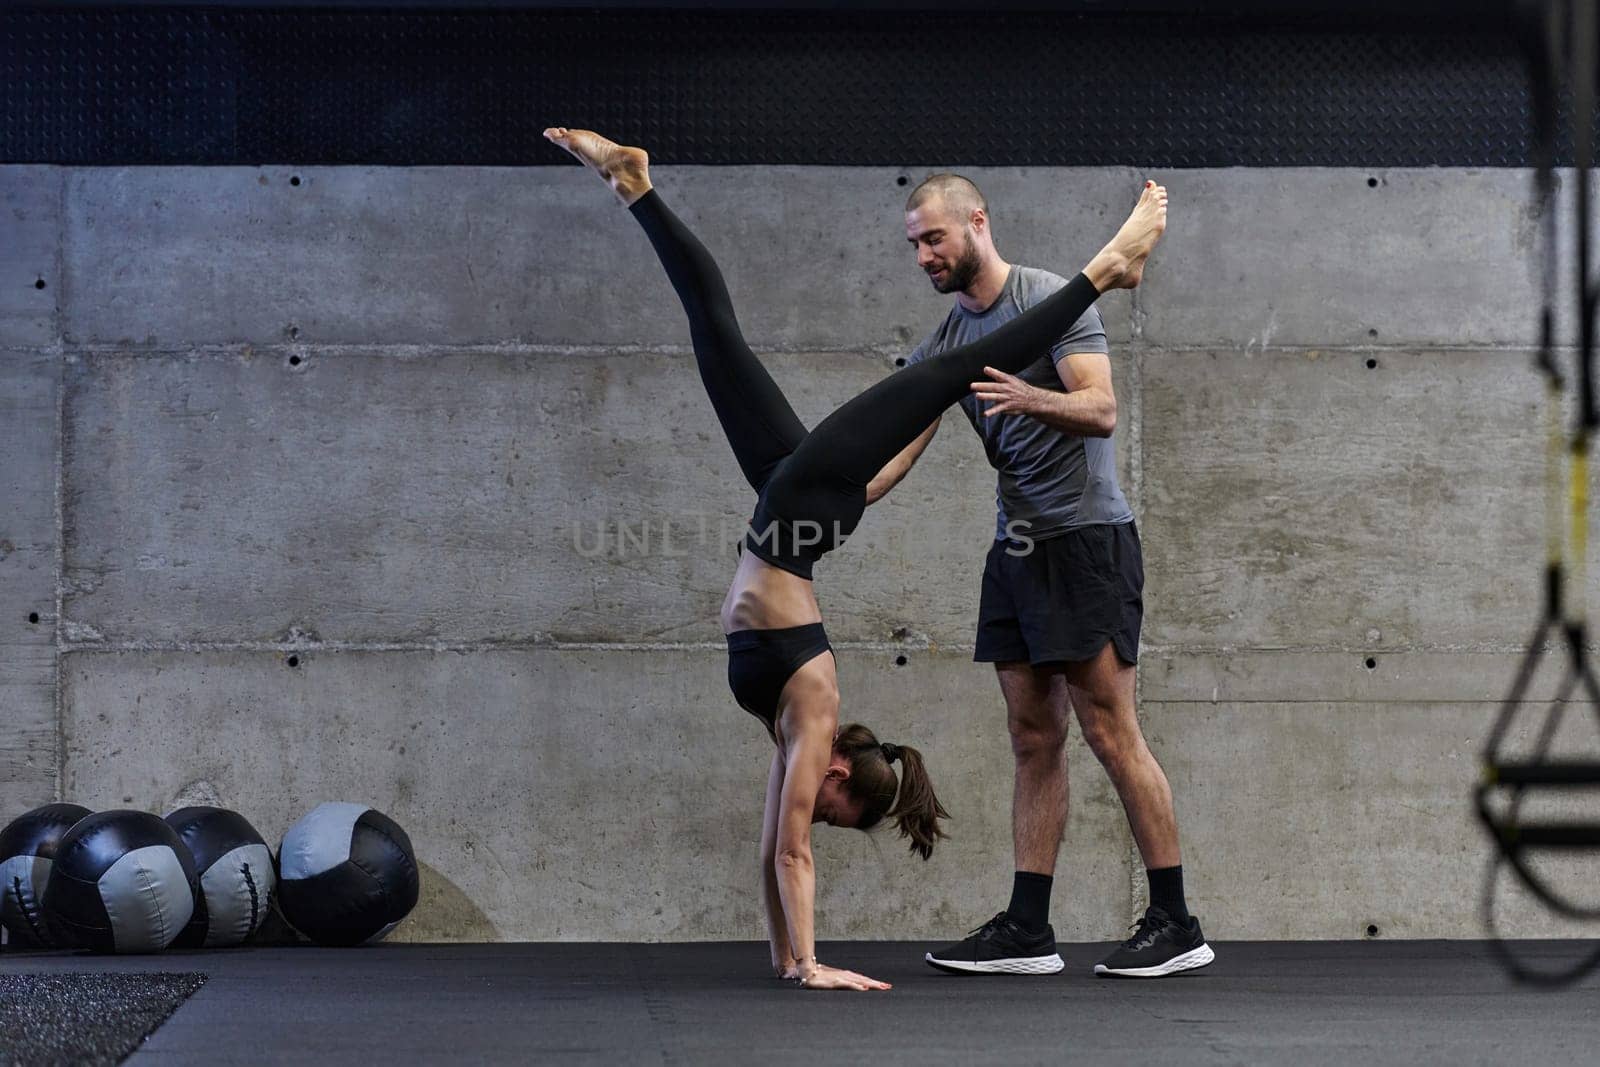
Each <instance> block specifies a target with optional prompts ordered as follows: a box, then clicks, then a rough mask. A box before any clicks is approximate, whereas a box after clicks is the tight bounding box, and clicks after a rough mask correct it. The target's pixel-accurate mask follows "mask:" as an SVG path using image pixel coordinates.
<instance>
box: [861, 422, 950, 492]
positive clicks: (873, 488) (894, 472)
mask: <svg viewBox="0 0 1600 1067" xmlns="http://www.w3.org/2000/svg"><path fill="white" fill-rule="evenodd" d="M943 418H944V416H943V415H941V416H939V418H937V419H934V420H933V425H932V426H929V427H928V428H927V429H926V430H923V431H922V433H920V434H918V435H917V439H916V440H915V441H912V442H911V443H910V444H909V445H906V447H905V448H903V449H901V450H900V454H899V455H898V456H896V457H894V458H893V459H891V460H890V461H889V462H888V463H887V464H885V465H884V468H883V470H881V471H879V472H878V473H877V474H875V475H873V477H872V481H870V482H868V483H867V503H868V504H876V503H877V502H878V501H880V500H882V499H883V498H884V496H885V495H887V494H888V492H889V490H891V489H893V488H894V487H895V486H896V485H899V484H900V479H902V478H904V477H905V476H906V474H907V473H908V472H909V471H910V470H911V465H912V464H913V463H915V462H916V461H917V457H918V456H920V455H922V451H923V449H925V448H927V447H928V442H929V441H932V440H933V434H934V431H936V430H938V429H939V421H940V419H943Z"/></svg>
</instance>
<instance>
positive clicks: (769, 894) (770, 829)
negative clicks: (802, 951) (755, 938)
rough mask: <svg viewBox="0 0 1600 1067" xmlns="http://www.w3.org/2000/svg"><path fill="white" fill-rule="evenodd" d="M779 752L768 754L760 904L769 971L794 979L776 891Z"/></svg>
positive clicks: (780, 779)
mask: <svg viewBox="0 0 1600 1067" xmlns="http://www.w3.org/2000/svg"><path fill="white" fill-rule="evenodd" d="M783 771H784V763H783V749H781V748H779V749H777V750H776V751H775V752H773V754H772V770H771V771H769V772H768V773H767V803H766V808H765V810H764V811H763V814H762V818H761V903H762V905H763V908H764V910H765V911H766V915H767V940H768V941H770V942H771V943H772V970H773V973H774V974H776V975H778V977H780V978H783V977H794V976H795V975H794V971H793V967H794V952H792V951H791V950H790V948H789V927H788V920H786V919H785V918H784V915H783V898H782V897H781V896H780V895H779V891H778V871H777V860H778V811H779V808H780V806H781V803H782V797H783Z"/></svg>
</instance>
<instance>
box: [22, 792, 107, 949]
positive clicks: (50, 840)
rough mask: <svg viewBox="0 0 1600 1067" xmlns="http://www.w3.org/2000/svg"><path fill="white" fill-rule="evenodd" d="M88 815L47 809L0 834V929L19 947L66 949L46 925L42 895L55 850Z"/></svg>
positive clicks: (74, 809)
mask: <svg viewBox="0 0 1600 1067" xmlns="http://www.w3.org/2000/svg"><path fill="white" fill-rule="evenodd" d="M90 814H92V812H90V811H89V809H88V808H86V807H84V806H82V805H81V804H46V805H44V806H43V807H40V808H34V809H33V810H32V811H30V812H28V813H27V814H25V815H19V816H18V817H17V818H15V819H13V820H12V821H11V823H10V824H9V825H7V826H6V828H5V829H4V830H0V925H4V926H5V928H6V929H7V930H10V931H11V936H13V937H15V938H17V939H18V940H19V941H23V942H26V943H28V944H32V945H38V946H41V947H43V948H61V947H64V946H65V944H66V942H65V941H64V940H63V939H62V938H61V937H60V936H58V935H57V933H56V931H53V930H51V928H50V927H49V925H48V924H47V923H46V922H45V918H44V914H43V908H44V891H45V887H46V886H47V885H49V884H50V872H51V870H52V869H53V868H54V866H55V862H54V861H55V854H56V846H57V845H58V844H60V842H61V838H62V836H63V835H65V834H66V832H67V831H68V830H70V829H72V825H73V823H76V822H77V821H78V820H79V819H82V818H83V817H84V816H86V815H90Z"/></svg>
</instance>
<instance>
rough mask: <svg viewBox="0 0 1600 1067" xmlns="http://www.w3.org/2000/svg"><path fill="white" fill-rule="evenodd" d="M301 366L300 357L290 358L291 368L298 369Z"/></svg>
mask: <svg viewBox="0 0 1600 1067" xmlns="http://www.w3.org/2000/svg"><path fill="white" fill-rule="evenodd" d="M299 365H300V357H299V356H290V357H289V366H291V367H298V366H299Z"/></svg>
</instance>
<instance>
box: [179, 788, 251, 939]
mask: <svg viewBox="0 0 1600 1067" xmlns="http://www.w3.org/2000/svg"><path fill="white" fill-rule="evenodd" d="M166 822H167V825H168V826H170V827H172V829H173V830H175V831H176V832H177V834H178V836H179V837H180V838H182V839H183V843H184V844H185V845H187V846H188V847H189V854H190V855H191V856H193V857H194V869H195V873H196V874H197V875H199V878H200V896H199V897H198V898H197V899H196V900H195V908H194V917H193V918H191V919H190V920H189V925H188V926H186V927H184V929H183V932H182V933H181V934H179V935H178V939H177V940H176V941H174V942H173V946H174V947H176V948H225V947H227V946H229V945H240V944H243V943H244V942H245V941H246V940H247V939H248V938H249V937H250V935H251V934H253V933H255V932H256V930H257V929H258V928H259V927H260V926H261V923H262V921H263V920H264V919H266V917H267V916H268V915H269V914H270V913H271V910H272V896H273V892H274V891H275V889H276V887H277V884H278V876H277V874H276V873H275V872H274V871H273V869H272V850H271V849H269V848H268V847H267V843H266V841H265V840H263V839H262V837H261V835H260V834H258V833H257V832H256V828H255V827H254V826H251V825H250V822H249V820H248V819H246V818H245V817H244V816H243V815H240V814H239V813H238V812H236V811H228V810H227V809H226V808H211V807H192V808H179V809H178V810H177V811H175V812H173V813H172V814H170V815H168V816H167V819H166Z"/></svg>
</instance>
